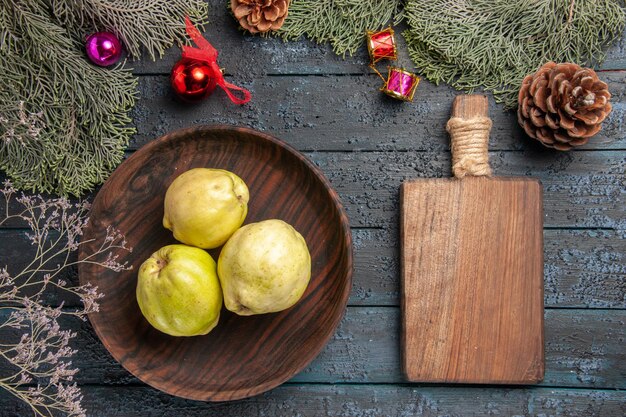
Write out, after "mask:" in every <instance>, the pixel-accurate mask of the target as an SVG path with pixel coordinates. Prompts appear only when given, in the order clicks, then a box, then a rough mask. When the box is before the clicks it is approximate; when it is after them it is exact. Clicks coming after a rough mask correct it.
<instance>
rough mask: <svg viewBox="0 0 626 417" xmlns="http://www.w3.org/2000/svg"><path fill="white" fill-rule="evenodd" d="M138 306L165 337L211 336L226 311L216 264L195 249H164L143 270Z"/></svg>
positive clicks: (185, 247) (174, 246)
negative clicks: (222, 312) (223, 310)
mask: <svg viewBox="0 0 626 417" xmlns="http://www.w3.org/2000/svg"><path fill="white" fill-rule="evenodd" d="M137 302H138V303H139V308H140V309H141V313H142V314H143V315H144V317H145V318H146V319H147V320H148V322H149V323H150V324H151V325H152V326H154V327H155V328H156V329H158V330H160V331H162V332H163V333H167V334H169V335H171V336H197V335H203V334H207V333H208V332H210V331H211V330H212V329H213V328H214V327H215V326H216V325H217V322H218V320H219V318H220V310H221V308H222V289H221V288H220V283H219V281H218V278H217V270H216V265H215V261H214V260H213V258H212V257H211V255H209V254H208V253H207V252H205V251H204V250H202V249H198V248H194V247H191V246H186V245H169V246H164V247H162V248H161V249H159V250H158V251H156V252H154V253H153V254H152V256H151V257H150V258H148V259H147V260H146V261H145V262H144V263H143V264H142V265H141V267H140V268H139V276H138V280H137Z"/></svg>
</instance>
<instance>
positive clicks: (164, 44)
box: [51, 0, 208, 60]
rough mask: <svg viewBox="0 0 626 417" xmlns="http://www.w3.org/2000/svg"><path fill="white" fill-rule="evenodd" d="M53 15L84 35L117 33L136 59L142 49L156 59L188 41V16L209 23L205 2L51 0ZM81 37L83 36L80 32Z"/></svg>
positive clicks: (181, 0) (195, 22)
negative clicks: (98, 32) (186, 36)
mask: <svg viewBox="0 0 626 417" xmlns="http://www.w3.org/2000/svg"><path fill="white" fill-rule="evenodd" d="M51 3H52V10H53V15H54V16H55V18H56V19H58V21H59V23H60V24H61V25H62V26H64V27H71V28H80V31H82V32H83V33H82V35H84V34H85V33H88V32H94V31H98V30H108V31H111V32H113V33H115V34H116V35H117V36H118V37H119V38H120V40H121V41H122V43H123V44H124V46H125V48H126V49H127V50H128V53H129V54H130V56H131V57H133V58H139V57H140V56H141V52H142V49H143V50H145V52H146V53H147V54H148V56H149V57H150V58H151V59H152V60H155V59H156V58H157V56H158V57H162V56H163V54H164V53H165V50H166V49H167V48H169V47H170V46H172V45H173V44H174V43H175V42H176V43H178V44H182V43H183V42H185V39H186V38H185V16H189V18H190V19H191V20H192V21H193V22H194V24H196V25H200V26H202V25H203V24H205V23H206V16H207V10H208V4H207V3H206V1H204V0H73V1H69V0H51ZM79 35H81V33H79Z"/></svg>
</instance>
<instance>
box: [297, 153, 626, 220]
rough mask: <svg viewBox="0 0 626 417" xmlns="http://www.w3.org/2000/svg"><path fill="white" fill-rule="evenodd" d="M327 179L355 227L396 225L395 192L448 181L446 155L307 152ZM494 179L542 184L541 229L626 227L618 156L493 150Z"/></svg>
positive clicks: (624, 163)
mask: <svg viewBox="0 0 626 417" xmlns="http://www.w3.org/2000/svg"><path fill="white" fill-rule="evenodd" d="M308 155H309V156H310V158H311V159H313V161H314V162H315V163H316V164H317V165H318V166H319V167H320V168H321V169H322V171H323V172H324V173H325V174H326V175H327V176H328V177H329V179H330V181H331V183H332V184H333V186H334V187H335V188H336V189H337V191H338V192H339V194H340V197H341V198H342V201H343V202H344V205H345V207H346V210H347V213H348V217H349V218H350V221H351V224H352V225H353V226H356V227H358V226H367V227H390V226H391V225H396V224H397V222H398V194H399V187H400V184H401V183H402V181H403V180H405V179H408V178H416V177H424V178H441V177H449V176H450V175H451V174H450V158H449V154H448V153H430V152H401V153H386V152H360V153H321V152H319V153H311V154H308ZM490 162H491V166H492V168H493V171H494V175H496V176H509V175H510V176H530V177H535V178H538V179H539V180H541V181H542V183H543V190H544V213H545V218H544V226H546V227H606V228H615V229H626V216H624V197H625V196H626V189H625V188H624V186H623V184H624V181H625V180H626V155H624V153H620V152H610V151H608V152H569V153H565V154H564V153H555V152H544V151H540V152H536V153H535V152H524V153H522V152H495V153H494V152H491V153H490Z"/></svg>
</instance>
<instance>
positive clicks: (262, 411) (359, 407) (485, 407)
mask: <svg viewBox="0 0 626 417" xmlns="http://www.w3.org/2000/svg"><path fill="white" fill-rule="evenodd" d="M83 393H84V395H85V399H84V401H83V404H85V406H86V408H87V409H88V410H89V414H88V415H89V417H113V416H115V417H137V416H142V417H172V416H181V417H183V416H184V417H294V416H298V417H353V416H354V417H379V416H384V417H416V416H419V417H442V416H447V417H484V416H493V417H512V416H515V417H518V416H519V417H522V416H523V417H580V416H584V417H621V416H623V415H624V414H626V392H624V391H598V390H571V389H556V390H555V389H547V388H535V389H528V388H526V389H513V390H511V389H507V390H502V389H501V390H496V389H493V388H477V387H439V386H430V387H420V386H414V387H411V386H398V385H379V386H373V385H336V386H331V385H325V384H306V385H291V384H289V385H284V386H282V387H279V388H276V389H275V390H273V391H272V392H271V393H267V394H264V395H259V396H257V397H254V398H249V399H246V400H242V401H236V402H229V403H219V404H213V403H209V404H207V403H199V402H195V401H189V400H184V399H181V398H173V397H171V396H169V395H167V394H164V393H161V392H158V391H156V390H154V389H151V388H149V387H106V386H86V387H84V388H83ZM0 415H2V416H3V417H24V416H28V415H29V410H27V409H26V408H25V407H24V406H23V404H22V403H18V402H16V401H14V400H12V399H11V397H7V396H6V395H5V394H2V393H0Z"/></svg>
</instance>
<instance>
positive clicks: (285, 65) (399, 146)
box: [0, 1, 626, 417]
mask: <svg viewBox="0 0 626 417" xmlns="http://www.w3.org/2000/svg"><path fill="white" fill-rule="evenodd" d="M223 3H224V2H220V1H212V2H211V4H212V6H211V10H210V13H211V23H210V24H209V25H208V26H207V30H206V36H207V38H208V39H209V40H211V41H212V42H213V44H214V46H216V47H217V48H218V50H220V64H221V66H223V67H225V68H226V69H227V73H228V74H230V75H229V76H228V77H227V78H228V79H229V81H231V82H234V83H236V84H239V85H242V86H244V87H246V88H248V89H249V90H250V91H251V92H252V95H253V99H252V102H251V103H250V104H248V105H246V106H242V107H239V106H235V105H233V104H231V103H230V102H228V101H227V99H226V97H225V95H224V94H223V93H222V92H219V91H217V92H216V93H215V94H214V95H213V96H212V97H210V98H209V99H208V100H207V101H205V102H204V103H202V104H200V105H197V106H185V105H181V104H179V103H177V102H176V101H175V100H174V98H173V97H172V95H171V93H170V91H169V82H168V77H167V75H168V73H169V69H170V68H171V66H172V64H173V63H174V62H175V61H176V59H178V56H179V51H177V50H175V49H174V50H171V51H169V52H168V53H167V54H166V56H165V58H164V59H162V60H160V61H158V62H156V63H152V62H149V61H140V62H135V63H130V65H131V66H133V67H134V68H135V72H136V73H137V74H138V75H139V97H140V99H139V102H138V104H137V107H136V109H135V110H134V112H133V115H134V120H135V125H136V127H137V129H138V133H137V135H136V138H135V139H134V140H133V142H132V143H131V145H130V148H129V152H132V151H133V150H134V149H137V148H138V147H140V146H141V145H143V144H145V143H146V142H148V141H150V140H152V139H154V138H156V137H158V136H159V135H161V134H163V133H165V132H167V131H170V130H173V129H176V128H179V127H184V126H189V125H193V124H199V123H202V124H211V123H230V124H234V125H245V126H250V127H253V128H256V129H259V130H263V131H266V132H268V133H270V134H273V135H275V136H277V137H279V138H281V139H283V140H285V141H287V142H289V143H291V144H292V145H294V146H295V147H296V148H297V149H299V150H301V151H303V152H304V153H305V154H306V155H307V156H308V157H309V158H310V159H311V160H313V161H314V162H315V163H316V164H317V165H319V166H320V168H321V169H322V170H323V171H324V173H325V174H326V175H327V176H328V178H329V179H330V180H331V182H332V183H333V185H334V187H335V188H336V189H337V190H338V191H339V193H340V195H341V198H342V199H343V202H344V204H345V206H346V209H347V212H348V216H349V217H350V221H351V225H352V226H353V237H354V244H355V248H354V249H355V256H356V264H355V275H354V288H353V291H352V295H351V298H350V303H349V307H348V309H347V312H346V316H345V318H344V320H343V322H342V324H341V326H340V328H339V330H338V331H337V333H336V335H335V336H334V338H333V339H332V340H331V342H330V343H329V345H328V346H327V348H326V349H325V350H324V351H323V352H322V354H321V355H320V356H319V357H318V358H317V359H316V360H315V361H314V362H313V363H312V364H311V365H310V366H309V367H308V368H307V369H305V370H304V371H303V372H302V373H301V374H299V375H297V376H296V377H294V378H293V380H291V381H290V382H288V383H287V384H285V385H284V386H282V387H279V388H277V389H275V390H272V391H270V392H268V393H266V394H263V395H260V396H258V397H255V398H252V399H248V400H243V401H237V402H232V403H220V404H211V403H202V402H195V401H187V400H182V399H178V398H175V397H171V396H169V395H166V394H163V393H160V392H158V391H156V390H154V389H152V388H150V387H147V386H145V385H144V384H142V383H141V382H140V381H138V380H137V379H136V378H134V377H133V376H132V375H130V374H128V373H127V372H126V371H125V370H124V369H123V368H122V367H121V366H119V365H118V364H117V363H116V362H115V361H114V360H113V359H112V358H111V357H110V356H109V354H108V353H107V352H106V350H105V349H104V347H103V346H102V345H101V344H100V342H99V341H98V339H97V338H96V337H95V335H94V334H93V331H92V330H91V328H90V326H89V324H88V323H82V322H79V321H75V320H72V319H64V322H63V323H64V325H65V326H67V327H69V328H72V329H75V330H77V331H78V337H77V339H76V341H75V346H76V347H77V348H78V349H79V353H78V355H77V357H76V358H75V360H74V363H75V364H76V365H77V366H78V367H79V368H80V369H81V371H80V373H79V374H78V375H77V377H76V378H77V381H78V382H79V384H80V385H81V386H82V389H83V392H84V395H85V398H84V404H85V406H86V408H87V409H88V415H89V416H98V417H104V416H125V417H126V416H128V417H131V416H133V417H134V416H155V417H157V416H158V417H161V416H181V417H182V416H190V417H192V416H193V417H196V416H198V417H200V416H414V415H423V416H468V415H476V416H484V415H495V416H557V415H559V416H561V415H562V416H603V417H604V416H623V415H626V393H625V392H624V391H623V390H624V389H626V348H625V346H626V324H625V322H626V280H625V278H626V209H625V205H626V174H625V172H626V40H625V38H624V37H623V38H622V39H621V40H620V41H619V42H618V44H617V45H616V46H614V47H612V48H611V49H610V51H609V53H608V59H607V61H606V62H605V63H604V65H603V66H602V67H601V69H602V71H601V72H600V77H601V78H602V79H603V80H605V81H607V82H608V84H609V88H610V90H611V92H612V93H613V99H612V102H613V113H612V114H611V116H610V117H609V119H608V120H607V121H606V122H605V126H604V128H603V130H602V132H600V133H599V134H598V135H597V137H595V138H593V139H592V140H591V141H590V142H589V144H588V145H585V146H584V147H582V148H580V149H577V150H574V151H572V152H569V153H559V152H555V151H551V150H548V149H545V148H543V147H541V146H540V145H538V144H536V143H534V142H533V141H531V140H530V139H528V138H527V137H525V136H524V134H523V133H522V131H521V129H520V128H519V127H518V126H517V123H516V119H515V116H514V114H513V113H506V112H503V110H502V109H501V107H499V106H497V105H495V103H493V102H492V103H491V110H490V111H491V117H492V118H493V120H494V127H493V132H492V137H491V141H490V148H491V150H492V152H491V161H492V165H493V168H494V171H495V173H496V174H497V175H531V176H534V177H538V178H540V179H541V180H542V182H543V185H544V198H545V226H546V227H545V230H544V239H545V304H546V311H545V325H546V378H545V380H544V381H543V383H542V384H540V386H538V387H497V386H485V387H481V386H454V385H420V384H410V383H407V382H406V381H405V380H404V378H403V377H402V374H401V371H400V361H399V355H400V347H399V323H400V321H399V314H400V311H399V307H398V293H399V265H398V261H399V256H398V253H399V252H398V251H399V248H398V231H397V223H398V187H399V184H400V183H401V182H402V181H403V180H404V179H407V178H415V177H445V176H449V175H450V167H449V166H450V163H449V161H450V155H449V151H448V138H447V135H446V133H445V131H444V124H445V121H446V120H447V118H448V117H449V109H450V106H451V103H452V99H453V97H454V96H455V94H457V92H455V91H454V90H453V89H451V88H450V87H448V86H445V85H440V86H434V85H432V84H430V83H428V82H427V81H422V83H421V84H420V86H419V89H418V92H417V94H416V99H415V102H414V103H412V104H409V103H400V102H396V101H393V100H391V99H389V98H387V97H386V96H383V95H381V94H380V93H379V92H378V91H377V88H378V87H379V84H380V80H379V79H378V78H377V77H376V76H375V75H372V74H370V72H369V70H368V68H367V65H366V62H367V56H366V51H365V50H364V49H363V50H361V51H360V52H359V53H358V54H357V56H355V57H348V58H347V59H345V60H343V59H341V58H340V57H336V56H335V55H334V54H333V53H332V51H331V50H330V48H328V47H326V46H319V45H315V44H312V43H310V42H308V41H300V42H291V43H283V42H282V41H280V40H276V39H264V38H258V37H251V36H249V35H244V34H243V33H241V32H239V31H238V30H237V27H236V22H235V21H234V20H233V19H232V18H231V17H230V16H228V15H227V11H226V8H225V6H224V4H223ZM400 63H401V64H404V65H406V66H409V65H410V63H409V60H408V55H407V53H406V49H402V47H401V48H400ZM28 251H29V246H28V244H27V242H26V241H25V239H24V237H23V231H21V230H11V229H4V230H0V263H2V264H4V263H7V262H20V261H25V260H26V257H27V256H28V255H27V254H28ZM69 278H70V279H75V277H72V276H71V274H70V277H69ZM60 301H61V300H55V299H54V298H51V302H53V303H57V302H60ZM22 415H24V416H25V415H28V413H27V410H26V408H24V407H23V406H21V405H20V403H19V402H18V401H17V400H15V399H13V398H12V397H9V396H7V395H6V394H4V393H2V392H0V416H22Z"/></svg>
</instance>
